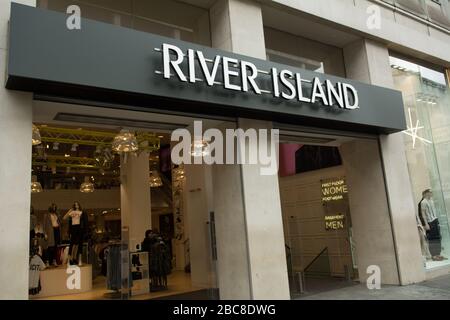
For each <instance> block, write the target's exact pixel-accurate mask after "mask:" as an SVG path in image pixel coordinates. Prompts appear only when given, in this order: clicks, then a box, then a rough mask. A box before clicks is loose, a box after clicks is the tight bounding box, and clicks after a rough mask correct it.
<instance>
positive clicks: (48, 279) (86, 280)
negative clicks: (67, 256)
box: [30, 264, 92, 299]
mask: <svg viewBox="0 0 450 320" xmlns="http://www.w3.org/2000/svg"><path fill="white" fill-rule="evenodd" d="M79 268H80V282H79V284H80V286H79V289H77V288H74V289H69V288H68V286H67V282H68V279H69V277H74V276H75V274H74V273H73V271H72V272H69V273H67V266H66V265H61V266H58V267H56V268H53V267H50V268H48V269H45V270H43V271H41V274H40V279H41V280H40V281H41V287H42V289H41V291H40V292H39V294H37V295H34V296H30V299H39V298H46V297H55V296H61V295H72V294H79V293H85V292H89V291H91V290H92V265H90V264H85V265H82V266H81V267H79ZM71 279H73V278H71ZM71 283H72V282H71Z"/></svg>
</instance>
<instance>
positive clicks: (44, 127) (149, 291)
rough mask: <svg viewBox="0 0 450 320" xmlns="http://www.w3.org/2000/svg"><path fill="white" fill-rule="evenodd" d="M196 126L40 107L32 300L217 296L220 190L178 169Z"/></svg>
mask: <svg viewBox="0 0 450 320" xmlns="http://www.w3.org/2000/svg"><path fill="white" fill-rule="evenodd" d="M194 120H195V119H193V118H190V117H186V116H174V115H167V114H156V113H151V112H145V113H144V112H134V111H123V110H118V109H106V108H96V107H92V106H89V107H88V106H81V105H77V106H75V105H70V104H65V103H54V102H45V101H34V119H33V123H34V127H33V130H34V131H33V134H34V137H33V138H34V142H33V144H34V146H33V156H32V165H31V169H32V175H33V179H32V195H31V205H32V207H31V222H32V225H31V228H30V233H31V243H30V258H33V259H35V264H36V265H39V264H40V265H42V268H39V269H42V270H40V274H39V275H38V276H37V278H36V279H37V282H36V286H35V287H34V290H32V291H30V298H31V299H68V300H72V299H83V300H84V299H166V298H170V299H173V298H177V299H178V298H179V299H217V298H218V297H219V292H218V289H217V288H218V285H217V276H216V266H215V256H214V243H215V238H214V237H215V230H214V223H215V221H214V213H213V209H212V207H211V203H212V202H211V199H210V196H211V195H212V193H213V190H212V187H211V186H209V185H208V188H206V187H201V186H200V187H198V188H196V189H193V188H192V185H193V181H195V182H196V183H197V180H198V177H199V174H200V173H201V174H202V175H203V179H204V180H205V181H206V180H207V178H206V176H207V173H205V172H204V171H205V170H204V168H203V167H202V166H196V165H186V166H183V165H181V166H178V165H174V164H173V163H172V161H171V133H172V131H173V130H175V129H179V128H186V129H188V130H189V128H190V126H191V125H192V123H193V121H194ZM202 122H203V125H204V126H205V127H208V126H214V127H217V126H218V125H223V124H224V123H225V122H226V121H225V120H223V119H221V120H214V119H202ZM210 178H211V177H210ZM186 181H188V182H186ZM204 184H206V183H205V182H204ZM206 189H208V190H206ZM206 192H208V194H205V193H206ZM205 199H207V200H206V201H205ZM124 270H125V271H124ZM126 270H128V271H129V272H126ZM72 274H73V276H74V277H73V278H71V279H70V281H69V278H70V276H71V275H72ZM76 276H79V277H80V278H79V279H80V281H78V280H77V278H76ZM77 281H78V282H77ZM69 282H70V283H69Z"/></svg>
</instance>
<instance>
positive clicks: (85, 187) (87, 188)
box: [80, 177, 94, 193]
mask: <svg viewBox="0 0 450 320" xmlns="http://www.w3.org/2000/svg"><path fill="white" fill-rule="evenodd" d="M80 191H81V192H83V193H90V192H94V184H93V183H92V182H91V180H89V177H84V182H83V183H82V184H81V186H80Z"/></svg>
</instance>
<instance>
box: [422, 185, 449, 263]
mask: <svg viewBox="0 0 450 320" xmlns="http://www.w3.org/2000/svg"><path fill="white" fill-rule="evenodd" d="M422 196H423V198H422V200H421V201H420V203H419V209H420V211H419V213H420V217H421V218H422V219H421V221H422V223H423V227H424V229H425V231H426V235H427V239H428V244H429V249H430V253H431V258H432V259H433V260H434V261H442V260H447V258H445V257H443V256H442V255H441V250H442V247H441V239H442V237H441V231H440V226H439V219H438V213H437V210H436V207H435V205H434V201H433V193H432V191H431V190H430V189H427V190H425V191H423V192H422Z"/></svg>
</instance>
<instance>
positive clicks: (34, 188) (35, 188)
mask: <svg viewBox="0 0 450 320" xmlns="http://www.w3.org/2000/svg"><path fill="white" fill-rule="evenodd" d="M39 192H42V186H41V184H40V183H39V182H38V181H37V176H32V177H31V193H39Z"/></svg>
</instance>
